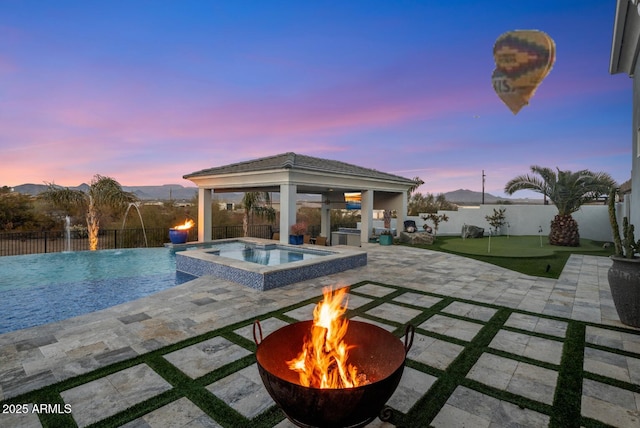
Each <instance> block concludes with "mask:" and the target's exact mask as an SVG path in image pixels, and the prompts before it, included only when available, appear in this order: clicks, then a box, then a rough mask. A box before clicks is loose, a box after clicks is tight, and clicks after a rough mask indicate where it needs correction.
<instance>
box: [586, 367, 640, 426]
mask: <svg viewBox="0 0 640 428" xmlns="http://www.w3.org/2000/svg"><path fill="white" fill-rule="evenodd" d="M582 415H584V416H588V417H590V418H593V419H596V420H599V421H601V422H604V423H607V424H610V425H612V426H615V427H620V428H637V427H638V426H640V394H638V393H633V392H631V391H628V390H625V389H621V388H617V387H615V386H612V385H607V384H604V383H601V382H597V381H594V380H590V379H585V380H584V382H583V384H582Z"/></svg>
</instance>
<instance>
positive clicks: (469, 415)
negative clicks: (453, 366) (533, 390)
mask: <svg viewBox="0 0 640 428" xmlns="http://www.w3.org/2000/svg"><path fill="white" fill-rule="evenodd" d="M549 420H550V418H549V416H547V415H545V414H542V413H538V412H535V411H533V410H530V409H524V410H523V409H521V408H520V407H519V406H517V405H515V404H513V403H509V402H507V401H502V400H498V399H497V398H493V397H489V396H488V395H484V394H482V393H480V392H478V391H475V390H473V389H469V388H465V387H464V386H459V387H457V388H456V389H455V391H453V394H451V396H450V397H449V399H448V400H447V402H446V404H445V405H444V407H443V408H442V410H441V411H440V413H438V415H437V416H436V417H435V419H434V420H433V422H432V423H431V425H433V426H434V427H442V428H455V427H460V428H462V427H474V428H475V427H522V428H525V427H530V428H540V427H545V426H547V425H548V424H549Z"/></svg>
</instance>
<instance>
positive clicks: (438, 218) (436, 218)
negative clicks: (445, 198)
mask: <svg viewBox="0 0 640 428" xmlns="http://www.w3.org/2000/svg"><path fill="white" fill-rule="evenodd" d="M422 220H424V221H427V220H429V221H431V222H432V223H433V237H434V239H435V237H436V236H438V227H439V226H440V223H443V222H446V221H449V216H447V215H446V214H436V213H429V214H426V215H423V216H422Z"/></svg>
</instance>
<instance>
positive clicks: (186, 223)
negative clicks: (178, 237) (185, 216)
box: [174, 220, 195, 230]
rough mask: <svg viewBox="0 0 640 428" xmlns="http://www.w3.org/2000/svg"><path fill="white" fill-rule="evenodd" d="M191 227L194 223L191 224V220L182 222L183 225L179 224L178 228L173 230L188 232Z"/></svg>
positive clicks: (175, 227)
mask: <svg viewBox="0 0 640 428" xmlns="http://www.w3.org/2000/svg"><path fill="white" fill-rule="evenodd" d="M193 226H195V223H194V222H193V220H186V221H185V222H184V224H181V225H180V226H174V229H175V230H188V229H191V228H192V227H193Z"/></svg>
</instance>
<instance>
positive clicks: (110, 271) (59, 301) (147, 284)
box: [0, 248, 194, 333]
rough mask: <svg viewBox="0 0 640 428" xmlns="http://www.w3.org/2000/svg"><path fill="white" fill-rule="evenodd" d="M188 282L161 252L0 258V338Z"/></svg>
mask: <svg viewBox="0 0 640 428" xmlns="http://www.w3.org/2000/svg"><path fill="white" fill-rule="evenodd" d="M193 278H194V277H193V276H191V275H188V274H185V273H183V272H177V271H176V262H175V253H174V252H173V251H171V250H169V249H167V248H136V249H122V250H101V251H77V252H68V253H48V254H31V255H25V256H3V257H0V302H1V303H0V333H6V332H8V331H14V330H19V329H22V328H27V327H33V326H36V325H42V324H46V323H50V322H54V321H60V320H63V319H66V318H70V317H74V316H77V315H82V314H86V313H89V312H93V311H97V310H100V309H104V308H108V307H110V306H115V305H118V304H120V303H124V302H128V301H131V300H135V299H138V298H140V297H144V296H148V295H150V294H153V293H156V292H158V291H161V290H164V289H167V288H170V287H173V286H175V285H178V284H182V283H184V282H187V281H189V280H191V279H193Z"/></svg>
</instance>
